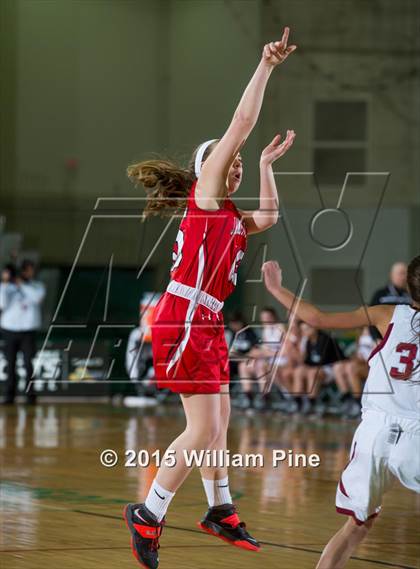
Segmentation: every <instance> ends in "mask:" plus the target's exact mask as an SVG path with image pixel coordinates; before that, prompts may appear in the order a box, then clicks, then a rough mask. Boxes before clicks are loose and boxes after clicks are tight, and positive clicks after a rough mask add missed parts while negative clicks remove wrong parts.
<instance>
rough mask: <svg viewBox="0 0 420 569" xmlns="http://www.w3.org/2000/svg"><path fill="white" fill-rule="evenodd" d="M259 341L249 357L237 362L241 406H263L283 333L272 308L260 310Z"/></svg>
mask: <svg viewBox="0 0 420 569" xmlns="http://www.w3.org/2000/svg"><path fill="white" fill-rule="evenodd" d="M260 322H261V343H260V344H258V345H256V346H254V347H253V348H252V349H251V350H250V352H249V353H248V355H249V359H247V360H246V361H242V362H241V363H240V364H239V377H240V380H241V386H242V391H243V394H244V396H245V397H244V398H243V406H244V407H250V406H256V407H258V408H263V407H264V406H265V399H264V396H263V395H262V392H263V390H264V386H265V383H266V381H267V379H268V377H269V372H270V370H271V369H272V367H273V365H274V363H275V358H276V357H277V355H278V353H279V351H280V346H281V342H282V339H283V336H284V333H285V328H284V325H283V324H280V323H279V319H278V315H277V312H276V311H275V310H274V308H271V307H265V308H263V309H262V310H261V312H260ZM255 385H257V386H258V391H259V393H258V396H257V397H255V398H254V389H253V387H254V386H255Z"/></svg>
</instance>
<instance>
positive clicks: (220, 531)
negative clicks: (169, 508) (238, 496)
mask: <svg viewBox="0 0 420 569" xmlns="http://www.w3.org/2000/svg"><path fill="white" fill-rule="evenodd" d="M198 527H200V528H201V529H202V530H204V531H206V532H207V533H209V534H211V535H215V536H216V537H220V539H223V540H224V541H227V542H228V543H230V544H231V545H235V546H236V547H241V548H242V549H248V550H249V551H259V550H260V549H261V546H260V544H259V543H258V541H257V540H256V539H255V538H253V537H252V536H251V535H249V533H248V532H247V531H246V529H245V528H246V525H245V523H244V522H241V521H240V519H239V516H238V514H237V512H236V508H235V506H234V505H233V504H222V505H221V506H214V507H213V508H209V509H208V511H207V513H206V515H205V516H204V518H203V519H202V520H201V522H198Z"/></svg>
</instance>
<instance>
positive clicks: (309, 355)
mask: <svg viewBox="0 0 420 569" xmlns="http://www.w3.org/2000/svg"><path fill="white" fill-rule="evenodd" d="M300 329H301V333H302V336H303V338H304V340H305V342H306V343H305V347H304V361H303V364H302V365H300V366H298V367H297V368H296V369H295V371H294V374H293V387H294V393H295V394H296V400H297V403H298V405H299V404H300V411H301V413H303V414H304V415H308V414H311V413H312V412H313V411H314V410H315V402H316V399H317V397H318V394H319V391H320V389H321V386H322V384H323V383H329V382H332V381H334V374H333V364H334V363H335V362H337V361H340V360H344V359H345V358H344V354H343V352H342V350H341V348H340V346H339V344H338V342H337V341H336V340H335V339H334V338H332V337H331V336H330V335H329V334H327V333H326V332H323V331H321V330H317V329H316V328H314V327H313V326H310V325H309V324H306V322H302V323H301V325H300Z"/></svg>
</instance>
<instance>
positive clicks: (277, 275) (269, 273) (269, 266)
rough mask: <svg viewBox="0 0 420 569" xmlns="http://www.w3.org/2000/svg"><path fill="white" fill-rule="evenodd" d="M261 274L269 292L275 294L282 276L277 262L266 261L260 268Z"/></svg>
mask: <svg viewBox="0 0 420 569" xmlns="http://www.w3.org/2000/svg"><path fill="white" fill-rule="evenodd" d="M262 274H263V278H264V283H265V286H266V287H267V289H268V290H269V291H270V292H272V293H275V292H277V291H278V290H279V289H280V288H281V285H282V281H283V276H282V271H281V268H280V265H279V264H278V263H277V261H266V262H265V263H264V264H263V266H262Z"/></svg>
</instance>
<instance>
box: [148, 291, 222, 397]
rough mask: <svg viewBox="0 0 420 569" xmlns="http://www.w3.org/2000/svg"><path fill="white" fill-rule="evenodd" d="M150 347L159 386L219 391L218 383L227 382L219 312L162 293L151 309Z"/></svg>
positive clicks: (177, 389) (190, 390) (198, 391)
mask: <svg viewBox="0 0 420 569" xmlns="http://www.w3.org/2000/svg"><path fill="white" fill-rule="evenodd" d="M152 348H153V366H154V370H155V377H156V379H157V384H158V387H159V388H160V389H165V388H166V389H170V390H171V391H173V392H175V393H219V392H220V385H222V384H226V383H229V360H228V348H227V345H226V340H225V334H224V326H223V315H222V313H221V312H217V313H216V312H213V311H212V310H210V309H209V308H207V307H206V306H203V305H202V304H197V302H194V301H193V300H189V299H186V298H182V297H180V296H175V295H173V294H171V293H169V292H165V294H164V295H163V296H162V297H161V299H160V300H159V302H158V304H157V306H156V309H155V317H154V322H153V325H152Z"/></svg>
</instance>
